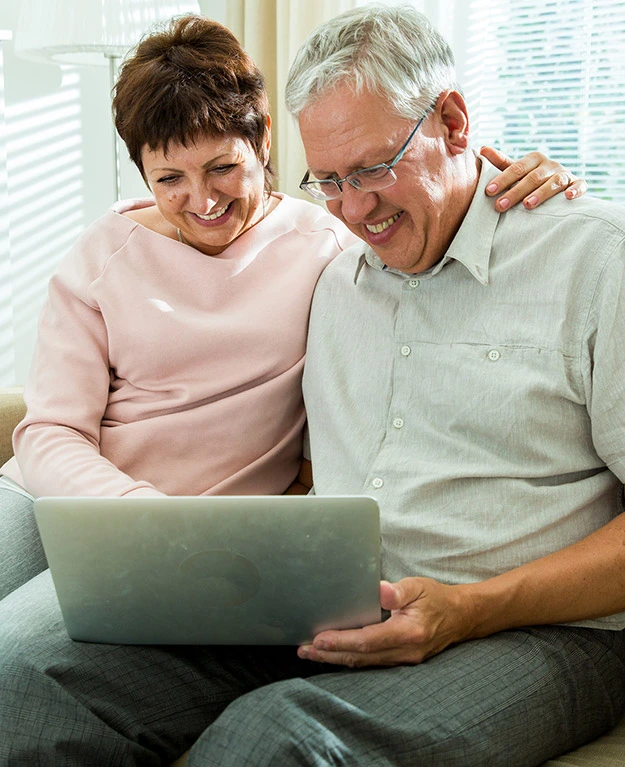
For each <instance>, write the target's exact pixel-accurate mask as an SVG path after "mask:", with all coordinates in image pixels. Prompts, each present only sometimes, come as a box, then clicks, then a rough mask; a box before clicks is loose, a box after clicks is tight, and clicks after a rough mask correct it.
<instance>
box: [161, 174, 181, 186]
mask: <svg viewBox="0 0 625 767" xmlns="http://www.w3.org/2000/svg"><path fill="white" fill-rule="evenodd" d="M179 178H180V176H163V177H162V178H159V179H158V183H159V184H174V183H175V182H176V181H178V179H179Z"/></svg>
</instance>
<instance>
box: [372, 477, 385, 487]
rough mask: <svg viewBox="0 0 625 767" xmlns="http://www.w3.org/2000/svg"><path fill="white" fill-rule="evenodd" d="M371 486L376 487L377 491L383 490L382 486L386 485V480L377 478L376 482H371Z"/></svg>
mask: <svg viewBox="0 0 625 767" xmlns="http://www.w3.org/2000/svg"><path fill="white" fill-rule="evenodd" d="M371 484H372V485H373V487H375V488H376V489H379V488H381V487H382V485H383V484H384V480H383V479H382V477H376V478H375V479H374V480H373V481H372V482H371Z"/></svg>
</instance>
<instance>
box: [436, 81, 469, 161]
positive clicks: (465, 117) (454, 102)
mask: <svg viewBox="0 0 625 767" xmlns="http://www.w3.org/2000/svg"><path fill="white" fill-rule="evenodd" d="M436 108H437V110H439V111H440V118H441V121H442V123H443V125H444V126H445V143H446V144H447V149H448V151H449V152H450V153H451V154H454V155H458V154H462V153H463V152H464V151H466V150H467V149H468V147H469V113H468V111H467V105H466V104H465V101H464V99H463V98H462V96H461V95H460V94H459V93H458V91H449V92H447V93H442V94H441V95H440V96H439V100H438V102H437V105H436Z"/></svg>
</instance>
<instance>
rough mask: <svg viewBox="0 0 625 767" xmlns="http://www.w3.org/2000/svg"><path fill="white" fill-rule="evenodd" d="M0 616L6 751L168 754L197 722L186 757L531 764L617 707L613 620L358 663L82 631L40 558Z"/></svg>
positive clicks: (33, 765)
mask: <svg viewBox="0 0 625 767" xmlns="http://www.w3.org/2000/svg"><path fill="white" fill-rule="evenodd" d="M1 500H2V498H1V497H0V502H1ZM3 513H4V512H1V511H0V519H1V518H2V515H3ZM22 513H23V511H22ZM0 537H1V536H0ZM35 569H36V568H35ZM0 627H1V628H0V765H2V766H3V767H44V766H46V765H55V767H59V766H62V767H78V765H80V767H90V766H91V765H94V766H95V765H103V766H104V767H117V766H118V765H119V766H121V765H145V766H146V767H147V766H148V765H150V766H151V765H154V766H156V765H159V766H160V765H167V764H168V763H169V762H171V761H173V760H174V759H175V758H176V757H178V756H179V755H180V754H181V753H182V752H183V751H185V750H186V749H187V748H189V747H190V746H191V744H192V743H193V742H194V741H196V740H197V739H198V738H199V740H198V741H197V743H196V745H194V746H193V748H192V751H191V755H190V759H189V766H190V767H208V766H209V765H210V766H211V767H212V766H214V767H246V766H247V765H249V766H252V765H253V766H254V767H264V766H266V767H269V765H271V767H296V766H297V767H313V766H314V767H322V766H323V767H326V766H328V767H329V766H330V765H332V766H335V765H345V766H347V765H350V766H351V765H359V766H364V767H374V766H375V767H382V766H384V767H387V766H388V767H390V766H391V765H392V766H393V767H404V766H405V767H408V765H410V766H411V767H414V765H419V767H421V766H426V765H433V766H434V767H453V766H454V765H458V767H471V766H472V765H484V767H486V766H488V767H492V766H497V765H501V766H502V767H504V765H505V767H514V766H515V765H519V766H521V765H539V764H541V763H542V762H543V761H545V760H546V759H548V758H550V757H551V756H555V755H557V754H559V753H562V752H564V751H568V750H570V749H572V748H574V747H576V746H578V745H581V744H582V743H584V742H587V741H588V740H590V739H592V738H594V737H596V736H598V735H599V734H601V733H602V732H604V731H605V730H606V729H608V728H609V727H611V726H612V725H613V724H614V723H615V722H616V721H617V719H618V718H619V716H620V714H621V712H622V711H623V710H624V708H625V636H624V634H623V632H611V631H598V630H591V629H581V628H566V627H553V626H547V627H538V628H529V629H525V630H519V631H507V632H502V633H500V634H497V635H495V636H493V637H490V638H488V639H483V640H476V641H473V642H467V643H464V644H461V645H458V646H456V647H453V648H451V649H448V650H446V651H445V652H444V653H442V654H441V655H438V656H436V657H434V658H432V659H430V660H428V661H426V662H425V663H423V664H421V665H420V666H406V667H397V668H390V669H366V670H349V669H335V668H333V667H329V666H328V667H324V666H319V665H318V664H314V663H310V662H306V661H300V660H299V659H298V658H297V656H296V654H295V650H294V648H292V647H273V648H272V647H249V648H245V647H129V646H118V645H101V644H88V643H81V642H72V641H71V640H70V639H69V638H68V637H67V634H66V632H65V629H64V626H63V623H62V620H61V616H60V612H59V608H58V603H57V601H56V597H55V594H54V589H53V587H52V583H51V579H50V576H49V573H48V572H47V571H44V572H41V573H40V574H38V575H36V577H34V578H32V579H31V580H30V581H28V582H27V583H25V584H24V585H23V586H21V587H19V588H18V589H17V590H15V591H13V592H12V593H11V594H9V595H8V596H7V597H5V598H4V599H3V600H2V601H1V602H0Z"/></svg>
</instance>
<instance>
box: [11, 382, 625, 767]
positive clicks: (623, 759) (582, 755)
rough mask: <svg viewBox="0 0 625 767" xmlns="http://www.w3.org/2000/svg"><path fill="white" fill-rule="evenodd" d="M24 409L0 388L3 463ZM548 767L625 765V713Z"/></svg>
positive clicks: (18, 396)
mask: <svg viewBox="0 0 625 767" xmlns="http://www.w3.org/2000/svg"><path fill="white" fill-rule="evenodd" d="M24 412H25V407H24V402H23V399H22V393H21V389H20V388H4V389H2V388H0V466H1V465H2V464H3V463H4V462H5V461H6V460H8V459H9V458H10V457H11V455H12V454H13V448H12V446H11V433H12V431H13V429H14V428H15V425H16V424H17V422H18V421H19V420H20V419H21V418H22V417H23V415H24ZM624 682H625V680H624ZM528 737H531V733H528ZM185 764H186V754H185V755H183V756H182V757H180V759H178V760H177V761H176V762H175V763H174V764H173V765H172V766H171V767H183V765H185ZM544 767H625V716H624V717H623V719H622V720H621V721H620V723H619V724H617V726H616V727H615V728H614V729H613V730H611V731H610V732H608V733H607V734H606V735H603V736H602V737H600V738H597V740H595V741H593V742H592V743H589V744H588V745H586V746H582V747H581V748H578V749H576V750H575V751H571V752H570V753H568V754H563V755H562V756H559V757H557V758H556V759H550V760H549V761H548V762H545V765H544Z"/></svg>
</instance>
